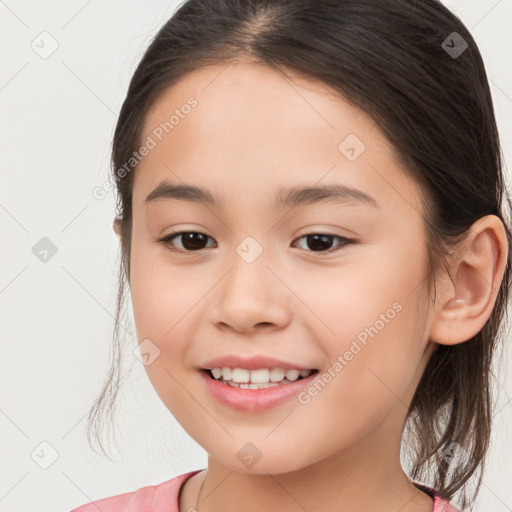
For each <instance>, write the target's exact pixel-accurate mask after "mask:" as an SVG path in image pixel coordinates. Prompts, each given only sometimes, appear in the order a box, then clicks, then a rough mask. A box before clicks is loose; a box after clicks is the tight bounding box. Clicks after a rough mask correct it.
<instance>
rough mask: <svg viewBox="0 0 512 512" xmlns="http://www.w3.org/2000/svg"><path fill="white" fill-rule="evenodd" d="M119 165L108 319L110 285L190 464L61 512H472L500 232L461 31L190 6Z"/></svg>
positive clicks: (297, 11)
mask: <svg viewBox="0 0 512 512" xmlns="http://www.w3.org/2000/svg"><path fill="white" fill-rule="evenodd" d="M112 163H113V177H114V179H115V182H116V185H117V190H118V193H119V202H118V217H117V218H116V220H115V222H114V228H115V231H116V233H117V235H118V236H119V237H120V243H121V250H122V267H121V275H120V277H121V279H120V289H119V301H118V320H119V312H120V310H121V299H122V298H123V296H124V287H123V286H124V281H123V279H124V278H126V280H127V282H128V284H129V288H130V294H131V299H132V304H133V312H134V319H135V324H136V330H137V339H138V342H139V344H140V345H139V346H140V357H141V360H142V361H143V363H144V365H145V368H146V370H147V373H148V376H149V379H150V380H151V383H152V385H153V386H154V388H155V390H156V392H157V393H158V395H159V397H160V398H161V400H162V401H163V403H164V404H165V405H166V406H167V408H168V409H169V411H170V412H171V413H172V414H173V415H174V416H175V417H176V419H177V420H178V421H179V422H180V424H181V425H182V426H183V427H184V429H185V430H186V431H187V432H188V433H189V434H190V436H191V437H192V438H193V439H195V440H196V441H197V442H198V443H199V444H200V445H201V446H203V447H204V449H205V450H206V451H207V452H208V455H209V458H208V467H207V468H203V469H199V470H196V471H192V472H189V473H186V474H183V475H180V476H177V477H175V478H172V479H170V480H168V481H166V482H163V483H160V484H158V485H155V486H149V487H144V488H141V489H138V490H135V491H132V492H128V493H125V494H122V495H118V496H113V497H108V498H104V499H101V500H99V501H97V502H93V503H89V504H85V505H83V506H81V507H79V508H76V509H75V512H89V511H93V510H94V511H96V510H101V511H103V512H110V511H112V512H113V511H128V510H129V511H130V512H136V511H137V512H150V511H153V512H156V511H167V512H178V511H180V512H185V511H200V512H213V511H216V512H220V511H223V512H234V511H239V510H241V509H243V510H244V511H246V512H255V511H272V512H273V511H280V512H284V511H286V512H296V511H303V510H307V511H308V512H317V511H320V510H322V511H324V510H332V511H338V510H343V511H344V512H356V511H365V512H370V511H377V510H378V511H379V512H399V511H400V512H412V511H414V512H431V511H435V512H439V511H441V510H444V511H456V510H471V509H472V508H471V506H472V503H473V502H474V499H475V497H476V495H477V493H478V490H479V487H480V483H481V480H482V470H483V465H484V461H485V456H486V452H487V449H488V445H489V438H490V432H491V418H492V408H491V400H490V399H491V396H490V389H491V381H490V368H491V363H492V358H493V353H494V352H495V348H496V346H497V343H498V340H499V338H498V335H499V334H500V329H499V328H500V325H501V320H502V318H503V315H504V313H505V310H506V306H507V300H508V294H509V286H510V246H511V231H510V227H509V224H508V222H509V220H508V218H506V216H505V212H504V210H503V206H502V203H503V194H504V192H505V186H504V176H503V173H502V160H501V153H500V145H499V139H498V133H497V129H496V121H495V117H494V112H493V105H492V101H491V95H490V91H489V85H488V81H487V78H486V73H485V70H484V64H483V62H482V58H481V56H480V53H479V51H478V49H477V46H476V44H475V41H474V40H473V38H472V36H471V34H470V33H469V32H468V30H467V29H466V27H465V26H464V25H463V24H462V23H461V21H460V20H459V19H458V18H457V17H455V16H454V15H453V14H452V13H450V12H449V11H448V10H447V9H446V8H445V7H444V6H443V5H442V4H441V3H439V2H438V1H437V0H422V1H412V0H364V1H362V0H189V1H186V2H185V3H183V4H182V5H181V6H180V8H179V9H178V10H177V11H176V12H175V14H174V15H173V17H172V18H171V19H170V20H169V21H168V22H167V23H166V24H165V25H164V26H163V27H162V29H161V30H160V31H159V33H158V34H157V35H156V37H155V38H154V40H153V41H152V43H151V45H150V46H149V48H148V49H147V51H146V53H145V55H144V57H143V58H142V61H141V62H140V64H139V66H138V68H137V70H136V71H135V74H134V76H133V78H132V80H131V83H130V86H129V90H128V93H127V96H126V99H125V101H124V104H123V106H122V109H121V113H120V116H119V120H118V123H117V128H116V132H115V136H114V141H113V153H112ZM194 242H195V244H194ZM115 370H116V367H114V368H113V369H112V373H111V378H110V380H109V381H108V383H107V385H106V387H105V389H104V391H103V394H102V395H101V396H100V398H99V399H98V401H97V403H96V404H95V406H94V408H93V409H92V410H91V416H90V421H91V423H90V425H96V424H99V419H101V411H102V410H104V409H105V403H106V400H107V397H108V396H110V397H112V396H115V393H113V390H114V391H115V390H117V386H118V384H119V383H118V382H117V383H116V382H114V379H113V378H112V375H114V374H115ZM111 406H112V403H110V407H109V408H110V409H111ZM95 422H96V423H95ZM402 448H403V449H404V452H405V455H407V457H408V458H409V460H410V467H408V468H407V471H405V470H404V469H403V467H402V458H401V455H403V454H402V452H401V449H402ZM478 472H480V475H479V478H478V480H477V482H476V483H477V484H478V485H477V486H476V490H475V492H474V494H473V496H468V493H467V488H468V485H469V483H470V482H471V481H470V478H471V477H475V476H476V475H477V473H478ZM455 493H458V499H459V503H458V504H457V503H455V500H454V499H453V498H455ZM450 502H452V503H451V504H450Z"/></svg>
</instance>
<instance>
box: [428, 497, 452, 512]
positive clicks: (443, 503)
mask: <svg viewBox="0 0 512 512" xmlns="http://www.w3.org/2000/svg"><path fill="white" fill-rule="evenodd" d="M432 512H459V510H458V509H456V508H455V507H454V506H453V505H452V504H451V503H450V502H449V501H448V500H445V499H444V498H443V497H442V496H440V495H439V494H438V493H437V492H436V493H435V495H434V508H433V509H432Z"/></svg>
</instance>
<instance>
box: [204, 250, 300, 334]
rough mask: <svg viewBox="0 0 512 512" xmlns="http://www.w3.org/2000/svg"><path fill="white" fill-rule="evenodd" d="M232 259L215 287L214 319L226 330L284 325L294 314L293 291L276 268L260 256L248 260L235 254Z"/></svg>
mask: <svg viewBox="0 0 512 512" xmlns="http://www.w3.org/2000/svg"><path fill="white" fill-rule="evenodd" d="M237 260H238V261H237ZM233 263H234V264H233V266H232V267H231V269H230V270H229V271H228V272H227V274H226V275H225V276H224V278H223V279H221V282H220V283H219V284H218V285H217V286H216V287H215V288H216V295H215V302H214V304H213V306H212V307H211V309H210V315H211V321H212V323H214V324H215V325H216V326H217V327H218V328H219V329H222V330H225V331H227V330H234V331H237V332H244V333H250V332H256V331H257V330H261V329H265V330H272V329H282V328H283V327H285V326H286V325H287V324H288V323H289V322H290V317H291V314H290V313H291V312H290V304H291V299H290V296H289V294H290V291H289V290H288V289H287V287H286V286H284V285H283V283H282V282H281V281H280V279H278V278H277V277H276V271H275V270H271V269H269V267H268V266H267V264H266V262H265V261H264V260H263V258H261V257H260V258H259V259H258V260H256V261H255V262H253V263H247V262H245V261H244V260H243V259H242V258H239V257H238V256H235V258H234V260H233Z"/></svg>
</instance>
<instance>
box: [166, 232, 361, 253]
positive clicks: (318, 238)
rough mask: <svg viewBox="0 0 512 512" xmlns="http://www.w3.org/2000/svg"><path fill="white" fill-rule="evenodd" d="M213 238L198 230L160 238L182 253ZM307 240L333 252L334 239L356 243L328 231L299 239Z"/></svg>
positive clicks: (315, 248) (342, 243)
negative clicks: (175, 244)
mask: <svg viewBox="0 0 512 512" xmlns="http://www.w3.org/2000/svg"><path fill="white" fill-rule="evenodd" d="M180 238H181V239H182V241H181V248H176V247H174V246H173V242H174V239H180ZM208 239H210V240H213V239H212V238H211V237H209V236H208V235H205V234H204V233H200V232H198V231H180V232H177V233H171V234H170V235H167V236H165V237H164V238H161V239H160V240H158V242H159V243H161V244H162V245H163V246H164V247H166V248H167V249H169V250H170V251H173V252H181V253H185V254H186V253H190V252H199V251H201V250H203V249H205V248H206V247H204V244H205V243H206V242H207V240H208ZM302 239H305V240H306V245H309V246H310V248H311V249H312V251H311V252H323V253H331V252H334V251H336V250H337V249H336V248H335V249H331V248H330V246H332V244H333V239H334V240H337V241H338V242H339V245H338V247H343V246H346V245H350V244H353V243H354V240H353V239H350V238H345V237H343V236H339V235H330V234H328V233H309V234H307V235H303V236H301V237H299V238H297V240H302Z"/></svg>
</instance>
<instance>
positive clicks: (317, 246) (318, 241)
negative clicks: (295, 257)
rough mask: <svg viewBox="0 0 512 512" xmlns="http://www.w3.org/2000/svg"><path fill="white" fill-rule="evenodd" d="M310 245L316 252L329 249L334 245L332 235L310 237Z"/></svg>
mask: <svg viewBox="0 0 512 512" xmlns="http://www.w3.org/2000/svg"><path fill="white" fill-rule="evenodd" d="M307 239H308V245H309V247H310V248H311V249H313V250H314V251H321V250H324V249H329V248H330V246H331V245H332V240H331V236H330V235H308V236H307Z"/></svg>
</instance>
